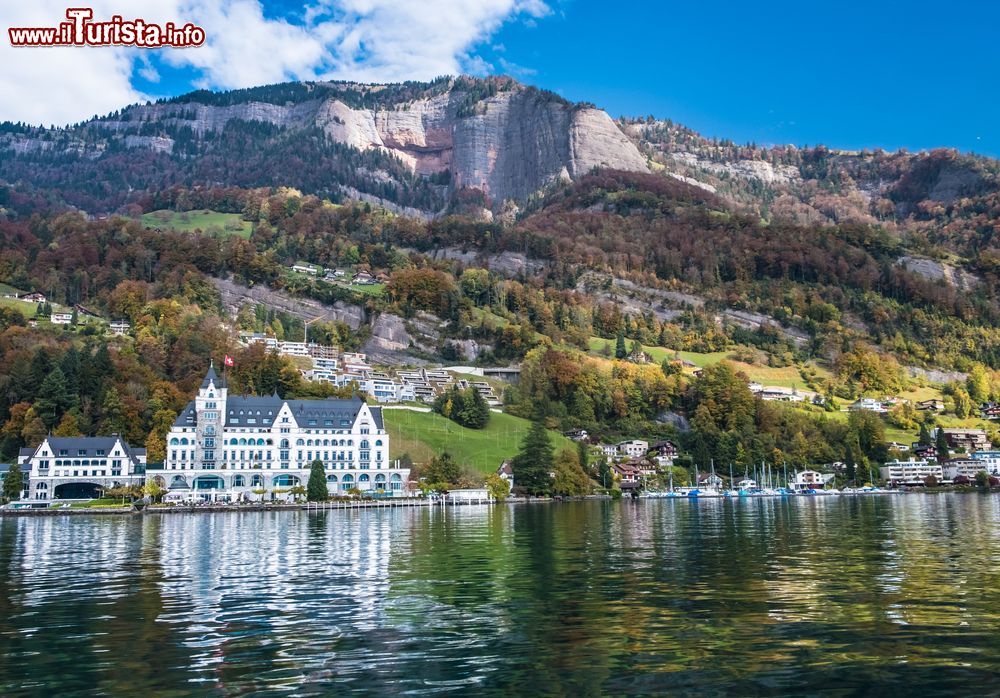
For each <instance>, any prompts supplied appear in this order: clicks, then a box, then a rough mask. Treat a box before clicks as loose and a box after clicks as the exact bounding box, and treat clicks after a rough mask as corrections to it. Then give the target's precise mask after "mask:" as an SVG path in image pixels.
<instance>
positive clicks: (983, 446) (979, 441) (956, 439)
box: [934, 427, 993, 453]
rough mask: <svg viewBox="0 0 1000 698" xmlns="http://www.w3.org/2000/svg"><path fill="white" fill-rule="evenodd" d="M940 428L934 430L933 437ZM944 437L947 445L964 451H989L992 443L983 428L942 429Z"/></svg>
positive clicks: (935, 436)
mask: <svg viewBox="0 0 1000 698" xmlns="http://www.w3.org/2000/svg"><path fill="white" fill-rule="evenodd" d="M939 431H941V428H940V427H938V428H937V429H935V430H934V438H937V435H938V432H939ZM943 431H944V438H945V440H946V441H947V442H948V446H949V447H951V448H954V449H964V450H965V451H966V452H968V453H971V452H972V451H989V450H990V449H991V448H992V447H993V444H991V443H990V441H989V437H988V436H987V435H986V432H985V431H984V430H983V429H944V430H943Z"/></svg>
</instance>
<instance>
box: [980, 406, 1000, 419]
mask: <svg viewBox="0 0 1000 698" xmlns="http://www.w3.org/2000/svg"><path fill="white" fill-rule="evenodd" d="M979 416H980V417H981V418H982V419H1000V402H984V403H983V404H982V405H980V406H979Z"/></svg>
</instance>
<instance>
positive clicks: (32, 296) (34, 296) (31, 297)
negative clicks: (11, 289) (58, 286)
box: [18, 293, 46, 303]
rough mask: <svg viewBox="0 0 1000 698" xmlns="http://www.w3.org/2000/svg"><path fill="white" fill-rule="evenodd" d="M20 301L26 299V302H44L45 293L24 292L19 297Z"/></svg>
mask: <svg viewBox="0 0 1000 698" xmlns="http://www.w3.org/2000/svg"><path fill="white" fill-rule="evenodd" d="M18 300H20V301H26V302H28V303H45V301H46V299H45V294H43V293H26V294H24V295H23V296H21V297H20V298H18Z"/></svg>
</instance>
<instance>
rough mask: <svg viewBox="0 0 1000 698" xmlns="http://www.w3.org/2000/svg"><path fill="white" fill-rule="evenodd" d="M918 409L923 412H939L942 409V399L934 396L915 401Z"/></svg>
mask: <svg viewBox="0 0 1000 698" xmlns="http://www.w3.org/2000/svg"><path fill="white" fill-rule="evenodd" d="M917 409H918V410H924V411H925V412H941V411H942V410H944V400H938V399H937V398H934V399H933V400H921V401H920V402H918V403H917Z"/></svg>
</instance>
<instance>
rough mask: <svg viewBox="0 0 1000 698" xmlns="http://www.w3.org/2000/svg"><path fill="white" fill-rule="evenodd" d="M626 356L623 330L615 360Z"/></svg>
mask: <svg viewBox="0 0 1000 698" xmlns="http://www.w3.org/2000/svg"><path fill="white" fill-rule="evenodd" d="M626 356H628V349H626V348H625V330H618V340H617V342H616V343H615V358H616V359H624V358H625V357H626ZM515 482H516V480H515Z"/></svg>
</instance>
